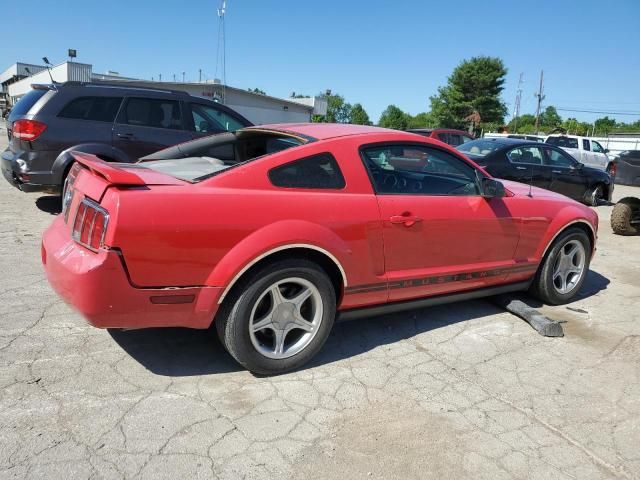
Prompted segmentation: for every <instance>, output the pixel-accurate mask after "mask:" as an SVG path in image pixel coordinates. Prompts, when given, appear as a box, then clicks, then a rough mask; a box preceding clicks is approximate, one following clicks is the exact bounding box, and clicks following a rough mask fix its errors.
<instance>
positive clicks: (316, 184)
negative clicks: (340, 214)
mask: <svg viewBox="0 0 640 480" xmlns="http://www.w3.org/2000/svg"><path fill="white" fill-rule="evenodd" d="M269 180H270V181H271V183H272V184H273V185H274V186H276V187H284V188H313V189H325V190H338V189H341V188H344V187H345V185H346V183H345V181H344V176H343V175H342V172H341V171H340V167H339V166H338V162H336V159H335V158H333V155H331V154H330V153H321V154H318V155H313V156H311V157H307V158H303V159H300V160H295V161H293V162H289V163H286V164H284V165H281V166H279V167H276V168H273V169H271V170H270V171H269Z"/></svg>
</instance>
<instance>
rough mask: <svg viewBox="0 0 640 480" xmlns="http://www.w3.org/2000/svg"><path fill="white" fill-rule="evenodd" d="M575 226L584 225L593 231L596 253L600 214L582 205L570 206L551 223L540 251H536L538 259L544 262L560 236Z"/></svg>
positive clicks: (539, 246)
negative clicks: (552, 245)
mask: <svg viewBox="0 0 640 480" xmlns="http://www.w3.org/2000/svg"><path fill="white" fill-rule="evenodd" d="M575 224H584V225H586V226H587V227H588V228H589V230H590V231H591V238H592V239H593V245H592V247H593V251H594V252H595V247H596V239H597V229H598V214H597V213H596V212H594V211H593V210H591V209H590V208H588V207H583V206H582V205H569V206H566V207H564V208H562V209H561V210H560V211H559V212H558V213H557V214H556V215H555V216H554V218H553V220H552V221H551V222H550V223H549V226H548V227H547V230H546V232H545V234H544V235H543V237H542V240H541V242H540V244H539V245H538V249H537V250H536V258H537V259H539V260H540V261H542V259H543V258H544V256H545V254H546V253H547V251H548V250H549V248H550V247H551V244H552V243H553V241H554V240H555V239H556V238H557V237H558V235H560V234H561V233H562V232H563V231H564V230H565V229H566V228H567V227H570V226H571V225H575Z"/></svg>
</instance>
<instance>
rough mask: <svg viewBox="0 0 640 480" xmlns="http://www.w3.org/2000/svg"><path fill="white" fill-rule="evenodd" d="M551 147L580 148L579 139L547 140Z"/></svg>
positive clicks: (554, 138) (557, 138)
mask: <svg viewBox="0 0 640 480" xmlns="http://www.w3.org/2000/svg"><path fill="white" fill-rule="evenodd" d="M547 143H548V144H549V145H555V146H556V147H563V148H578V139H577V138H570V137H549V138H547Z"/></svg>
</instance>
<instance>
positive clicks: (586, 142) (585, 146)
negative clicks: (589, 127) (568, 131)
mask: <svg viewBox="0 0 640 480" xmlns="http://www.w3.org/2000/svg"><path fill="white" fill-rule="evenodd" d="M582 149H583V150H586V151H587V152H588V151H590V150H591V147H590V146H589V140H587V139H586V138H583V139H582Z"/></svg>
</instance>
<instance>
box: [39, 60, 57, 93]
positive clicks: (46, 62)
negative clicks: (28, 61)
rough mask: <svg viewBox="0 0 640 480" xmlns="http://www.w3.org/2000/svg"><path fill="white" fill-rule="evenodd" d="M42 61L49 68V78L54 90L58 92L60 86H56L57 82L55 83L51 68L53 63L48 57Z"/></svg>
mask: <svg viewBox="0 0 640 480" xmlns="http://www.w3.org/2000/svg"><path fill="white" fill-rule="evenodd" d="M42 61H43V62H44V64H45V65H46V66H47V72H49V78H50V79H51V85H52V86H53V88H54V89H56V90H58V86H57V85H56V82H54V81H53V75H51V67H50V65H51V62H50V61H49V59H48V58H47V57H42Z"/></svg>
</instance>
